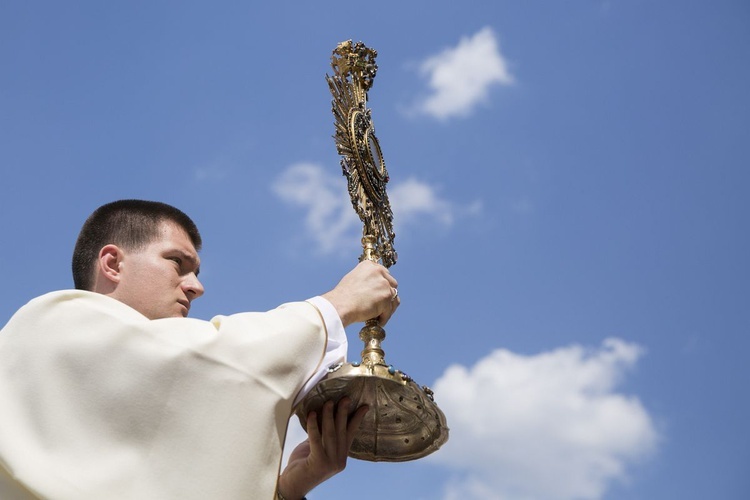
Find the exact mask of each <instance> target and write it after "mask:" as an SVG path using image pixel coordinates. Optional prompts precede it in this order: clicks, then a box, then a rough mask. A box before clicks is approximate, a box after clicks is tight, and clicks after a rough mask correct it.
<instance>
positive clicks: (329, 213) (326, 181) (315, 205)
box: [273, 163, 481, 253]
mask: <svg viewBox="0 0 750 500" xmlns="http://www.w3.org/2000/svg"><path fill="white" fill-rule="evenodd" d="M273 190H274V192H275V193H276V194H277V195H278V196H279V198H281V200H283V201H284V202H286V203H288V204H290V205H293V206H296V207H300V208H302V209H303V210H305V211H306V215H305V228H306V232H307V234H308V235H309V237H310V238H311V239H313V241H314V242H315V244H316V246H317V248H318V250H320V251H321V252H322V253H331V252H333V251H334V250H335V249H342V248H347V249H348V248H352V247H353V246H354V245H358V244H359V237H360V236H361V233H362V223H361V222H360V220H359V218H358V217H357V214H356V213H355V212H354V209H353V208H352V204H351V201H350V199H349V194H348V191H347V188H346V179H345V178H344V177H343V176H339V175H334V174H332V173H328V172H327V171H325V170H324V169H323V168H322V167H321V166H319V165H316V164H312V163H298V164H295V165H292V166H290V167H289V168H288V169H286V170H285V171H284V173H282V174H281V175H280V176H279V177H278V179H277V180H276V182H275V183H274V185H273ZM388 198H389V200H390V202H391V208H392V209H393V212H394V218H395V219H396V222H395V223H396V224H397V226H398V227H399V228H403V227H405V226H407V225H410V224H418V223H419V224H421V223H425V222H433V223H436V224H439V225H441V226H444V227H449V226H451V225H452V224H453V223H454V221H456V220H457V219H458V218H461V217H465V216H471V215H477V214H478V213H480V212H481V203H480V202H479V201H475V202H473V203H471V204H468V205H461V204H457V203H454V202H451V201H449V200H447V199H446V198H444V197H442V196H441V193H440V192H439V190H438V189H437V188H435V187H434V186H431V185H430V184H428V183H425V182H422V181H419V180H417V179H414V178H410V179H407V180H406V181H403V182H401V183H392V184H390V185H389V187H388Z"/></svg>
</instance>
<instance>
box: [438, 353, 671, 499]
mask: <svg viewBox="0 0 750 500" xmlns="http://www.w3.org/2000/svg"><path fill="white" fill-rule="evenodd" d="M641 354H642V349H641V348H640V347H638V346H637V345H634V344H630V343H627V342H624V341H622V340H619V339H607V340H605V341H604V343H603V345H602V346H601V348H599V349H596V350H588V351H587V350H585V349H583V348H582V347H580V346H570V347H565V348H560V349H557V350H554V351H551V352H545V353H541V354H538V355H535V356H522V355H519V354H514V353H512V352H510V351H507V350H503V349H500V350H496V351H494V352H492V353H490V354H489V355H488V356H487V357H485V358H484V359H481V360H480V361H479V362H477V363H476V365H474V366H473V367H471V368H466V367H463V366H458V365H455V366H451V367H449V368H448V369H447V370H446V371H445V373H444V374H443V376H442V377H441V378H440V379H439V380H438V381H437V382H436V383H435V386H434V387H435V394H436V398H437V402H438V404H439V405H440V407H441V408H442V409H443V411H444V412H445V414H446V415H447V417H448V425H449V426H450V432H451V437H450V440H449V441H448V443H446V444H445V445H444V447H443V449H442V450H441V451H440V452H438V453H436V454H435V455H433V456H432V457H431V458H432V460H433V461H435V462H438V463H442V464H444V465H447V466H449V467H450V468H451V469H452V470H453V475H452V476H451V477H450V480H449V481H448V483H447V485H446V489H445V498H446V499H451V500H452V499H474V498H476V499H479V498H481V499H513V500H518V499H573V498H575V499H596V498H601V497H602V496H603V494H604V493H605V491H606V489H607V488H608V486H609V484H610V483H611V482H612V481H613V480H624V479H626V468H627V466H628V465H629V464H632V463H633V462H636V461H637V460H638V459H641V458H643V457H645V456H647V455H648V454H649V453H650V452H652V451H653V450H654V449H655V447H656V443H657V439H658V437H657V432H656V430H655V427H654V423H653V421H652V419H651V417H650V415H649V414H648V412H647V411H646V410H645V409H644V407H643V406H642V405H641V403H640V401H639V400H638V399H637V398H635V397H633V396H627V395H624V394H619V393H617V392H615V388H616V386H617V384H618V383H619V382H620V381H621V379H622V377H623V376H624V374H625V371H626V370H627V369H629V368H632V367H633V366H634V365H635V363H636V362H637V360H638V358H639V357H640V356H641Z"/></svg>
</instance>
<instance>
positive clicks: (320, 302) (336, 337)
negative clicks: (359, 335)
mask: <svg viewBox="0 0 750 500" xmlns="http://www.w3.org/2000/svg"><path fill="white" fill-rule="evenodd" d="M307 302H309V303H311V304H312V305H314V306H315V307H316V308H317V309H318V311H319V312H320V315H321V316H322V318H323V322H324V323H325V325H326V330H327V332H328V343H327V344H326V353H325V356H324V357H323V362H322V363H321V364H320V366H319V367H318V371H317V372H315V374H314V375H313V376H312V377H310V378H309V379H308V381H307V383H306V384H305V386H304V387H303V388H302V390H301V391H300V392H299V394H298V395H297V398H296V399H295V400H294V406H296V405H297V403H299V402H300V401H302V399H303V398H304V397H305V396H306V395H307V394H308V393H309V392H310V391H311V390H312V388H313V387H315V384H317V383H318V382H320V380H321V379H322V378H323V377H325V376H326V374H327V373H328V367H329V366H331V365H336V364H338V363H344V362H346V353H347V349H348V341H347V338H346V331H345V330H344V325H343V324H342V323H341V318H340V317H339V315H338V313H337V312H336V309H335V308H334V307H333V305H332V304H331V303H330V302H328V300H326V299H324V298H323V297H313V298H312V299H308V300H307Z"/></svg>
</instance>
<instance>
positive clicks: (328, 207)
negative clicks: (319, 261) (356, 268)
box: [273, 163, 361, 253]
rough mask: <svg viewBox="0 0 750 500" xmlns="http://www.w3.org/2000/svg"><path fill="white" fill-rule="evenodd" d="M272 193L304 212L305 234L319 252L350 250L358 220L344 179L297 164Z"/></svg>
mask: <svg viewBox="0 0 750 500" xmlns="http://www.w3.org/2000/svg"><path fill="white" fill-rule="evenodd" d="M273 190H274V192H275V193H276V194H277V195H278V196H279V197H280V198H281V199H282V200H283V201H284V202H286V203H288V204H290V205H294V206H297V207H301V208H303V209H304V210H305V211H306V212H307V213H306V215H305V228H306V231H307V233H308V235H309V236H310V237H311V238H312V239H313V240H314V242H315V243H316V246H317V248H318V249H319V250H320V251H321V252H323V253H330V252H332V251H333V250H334V249H336V248H341V247H342V246H348V247H351V242H352V241H357V240H356V239H355V238H356V236H355V235H356V234H357V233H356V230H355V228H356V227H357V225H358V223H359V218H358V217H357V215H356V213H355V212H354V209H353V208H352V205H351V202H350V201H349V197H348V196H349V195H348V194H347V190H346V179H345V178H344V177H343V176H336V177H334V176H333V175H331V174H328V173H326V172H325V171H324V170H323V168H322V167H320V166H319V165H315V164H312V163H297V164H294V165H292V166H290V167H289V168H287V169H286V170H285V171H284V172H283V173H282V174H281V176H279V178H278V179H277V180H276V182H275V183H274V185H273ZM360 232H361V229H360Z"/></svg>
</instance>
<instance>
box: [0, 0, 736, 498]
mask: <svg viewBox="0 0 750 500" xmlns="http://www.w3.org/2000/svg"><path fill="white" fill-rule="evenodd" d="M346 39H354V40H355V41H359V40H361V41H363V42H365V43H366V44H367V45H368V46H370V47H373V48H375V49H376V50H377V51H378V53H379V55H378V59H377V61H378V64H379V72H378V76H377V78H376V79H375V83H374V86H373V88H372V90H371V92H370V107H371V108H372V110H373V118H374V123H375V126H376V129H377V133H378V137H379V139H380V142H381V146H382V147H383V152H384V155H385V159H386V161H387V164H388V168H389V172H390V176H391V183H390V184H389V194H390V196H391V201H392V204H393V210H394V216H395V230H396V241H395V243H396V249H397V251H398V253H399V262H398V264H397V265H396V266H395V267H394V268H393V269H392V271H393V274H394V275H395V276H396V277H397V279H398V280H399V283H400V287H399V290H400V295H401V296H402V300H403V302H402V306H401V308H400V309H399V311H398V314H397V315H396V317H394V318H393V319H392V321H391V323H389V325H388V328H387V329H386V330H387V333H388V338H387V339H386V341H385V343H384V347H385V350H386V357H387V359H388V361H389V362H391V363H393V364H394V365H396V366H397V367H399V368H401V369H403V370H404V371H407V372H408V373H409V374H410V375H412V376H413V377H414V378H415V379H416V380H417V381H418V382H420V383H423V384H427V385H430V386H431V387H433V388H434V389H435V392H436V400H437V402H438V404H439V405H440V406H441V408H442V409H443V410H444V412H445V413H446V416H447V418H448V423H449V425H450V427H451V439H450V441H449V442H448V443H447V444H446V445H445V446H444V447H443V449H441V450H440V451H439V452H438V453H436V454H434V455H432V456H431V457H429V458H426V459H423V460H419V461H416V462H410V463H402V464H380V463H378V464H374V463H369V462H358V461H351V462H350V464H349V467H348V468H347V470H346V471H345V472H344V473H342V474H340V475H339V476H337V477H335V478H334V479H332V480H331V481H329V482H328V483H327V484H326V485H324V486H322V487H320V488H318V489H317V490H316V491H315V492H313V493H312V494H311V495H310V498H311V499H312V498H330V499H338V498H341V499H343V498H350V497H351V495H353V494H356V495H358V496H359V497H360V498H373V499H374V498H381V497H383V496H389V497H391V498H425V499H427V498H431V499H432V498H441V499H446V500H447V499H472V498H496V499H573V498H606V499H632V498H644V499H663V498H681V499H704V498H722V499H734V498H747V497H748V496H750V479H749V478H748V475H747V468H748V464H750V432H748V430H747V422H748V421H750V405H749V403H748V397H747V391H746V389H745V388H746V387H747V384H748V383H750V366H749V365H748V363H747V361H746V357H747V352H748V349H749V348H750V339H749V338H748V335H749V334H750V307H749V306H750V304H749V299H750V292H749V291H748V283H749V282H750V266H749V264H748V255H750V238H749V237H748V227H749V225H748V215H750V203H749V202H748V196H747V188H748V184H749V181H750V174H748V166H750V162H749V161H748V160H750V98H749V97H748V89H750V67H749V66H748V64H747V62H748V61H750V6H749V5H748V4H747V3H746V2H742V1H724V0H719V1H711V2H708V1H702V2H701V1H693V0H688V1H679V2H677V1H662V2H647V1H645V0H633V1H627V2H626V1H617V0H611V1H571V2H550V1H548V2H542V1H530V2H510V1H496V2H475V1H465V2H446V1H442V0H438V1H436V0H433V1H430V2H422V1H413V2H392V1H382V2H370V3H367V4H356V5H355V4H352V5H349V4H342V3H340V2H326V1H321V2H298V3H295V2H274V3H270V2H269V3H254V2H211V3H208V2H205V3H200V2H190V1H187V2H160V1H152V2H127V3H122V2H120V3H114V2H77V3H69V2H68V3H62V2H33V1H30V2H7V1H6V2H3V3H1V4H0V169H2V171H1V172H2V176H1V177H0V179H1V180H0V234H2V235H3V245H1V246H0V275H1V276H2V284H3V287H2V291H1V292H0V298H1V299H2V300H0V322H5V321H6V320H7V319H8V318H9V317H10V316H11V315H12V313H13V312H14V311H15V310H16V309H17V308H18V307H20V306H21V305H23V304H24V303H25V302H27V301H28V300H29V299H31V298H32V297H34V296H36V295H39V294H42V293H44V292H47V291H51V290H55V289H62V288H69V287H71V286H72V280H71V278H70V272H69V268H70V264H69V261H70V253H71V250H72V247H73V244H74V242H75V238H76V235H77V232H78V230H79V228H80V226H81V224H82V223H83V220H84V219H85V218H86V216H87V215H88V214H89V213H90V212H91V211H92V210H93V209H94V208H96V207H97V206H99V205H100V204H102V203H105V202H108V201H111V200H114V199H119V198H145V199H157V200H162V201H166V202H168V203H172V204H174V205H176V206H178V207H180V208H181V209H183V210H185V211H186V212H187V213H189V214H190V215H191V216H192V217H193V218H194V219H195V221H196V222H197V223H198V225H199V226H200V227H201V231H202V233H203V236H204V241H205V244H204V250H203V252H202V258H203V265H202V278H203V282H204V285H205V286H206V289H207V293H206V295H205V297H204V298H202V299H201V300H200V301H198V302H196V303H195V306H194V308H193V314H194V315H195V316H197V317H200V318H205V319H208V318H210V317H211V316H213V315H215V314H220V313H221V314H226V313H232V312H238V311H242V310H264V309H269V308H272V307H274V306H275V305H277V304H279V303H281V302H284V301H288V300H296V299H304V298H307V297H309V296H311V295H315V294H318V293H322V292H324V291H326V290H328V289H330V288H331V287H333V286H334V285H335V283H336V281H337V279H338V278H339V277H340V276H341V275H343V274H344V273H345V272H346V271H347V270H348V269H349V268H350V267H352V266H353V265H354V264H355V262H356V259H357V256H358V255H359V250H358V244H359V243H358V239H359V236H358V232H359V231H360V226H359V225H358V224H359V223H358V221H357V219H356V217H354V214H353V212H352V211H351V207H350V206H348V200H347V198H346V196H347V195H346V191H345V188H344V187H343V184H342V183H343V182H344V181H343V178H342V177H341V176H340V167H339V164H338V162H339V159H338V156H337V155H336V150H335V147H334V144H333V140H332V138H331V136H332V134H333V118H332V115H331V113H330V94H329V93H328V89H327V86H326V83H325V80H324V75H325V74H326V73H330V72H331V70H330V66H329V57H330V53H331V50H332V49H333V48H334V47H335V46H336V44H337V43H338V42H340V41H343V40H346ZM349 333H350V337H351V339H352V341H351V347H350V356H353V357H356V356H357V353H358V351H359V349H360V347H359V343H358V341H357V340H356V333H357V328H352V329H350V332H349ZM294 425H295V423H293V426H294ZM293 432H296V428H295V429H294V431H293Z"/></svg>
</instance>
